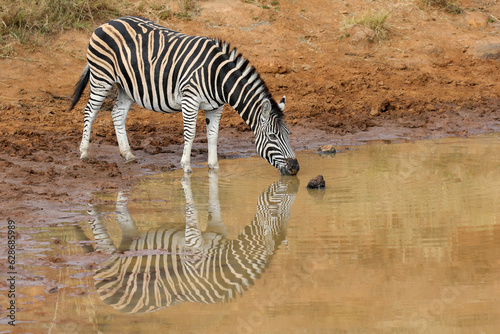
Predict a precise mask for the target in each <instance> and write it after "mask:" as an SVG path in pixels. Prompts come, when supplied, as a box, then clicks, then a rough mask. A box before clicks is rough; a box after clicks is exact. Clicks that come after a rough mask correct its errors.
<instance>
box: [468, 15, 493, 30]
mask: <svg viewBox="0 0 500 334" xmlns="http://www.w3.org/2000/svg"><path fill="white" fill-rule="evenodd" d="M489 18H490V17H489V15H488V14H485V13H480V12H471V13H466V14H465V15H464V21H465V23H466V24H467V25H468V26H469V28H472V29H477V30H481V29H484V28H486V27H487V26H488V19H489Z"/></svg>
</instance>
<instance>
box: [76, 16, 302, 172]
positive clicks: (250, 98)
mask: <svg viewBox="0 0 500 334" xmlns="http://www.w3.org/2000/svg"><path fill="white" fill-rule="evenodd" d="M89 81H90V98H89V101H88V103H87V105H86V107H85V112H84V114H85V115H84V127H83V135H82V141H81V144H80V153H81V156H80V158H81V159H86V158H88V150H89V142H90V133H91V127H92V124H93V122H94V120H95V118H96V116H97V112H98V111H99V109H100V107H101V105H102V103H103V101H104V100H105V98H106V96H107V95H108V92H109V90H110V89H111V88H112V86H113V85H114V84H116V86H117V87H118V97H117V99H116V103H115V106H114V108H113V110H112V112H111V115H112V118H113V124H114V128H115V132H116V136H117V140H118V146H119V149H120V154H121V155H122V156H123V157H124V158H125V159H126V161H127V162H130V161H135V160H136V157H135V156H134V154H133V153H132V151H131V149H130V145H129V142H128V139H127V134H126V130H125V121H126V118H127V114H128V111H129V109H130V107H131V106H132V104H133V103H134V102H135V103H137V104H138V105H139V106H141V107H143V108H146V109H148V110H152V111H157V112H162V113H177V112H182V117H183V123H184V150H183V154H182V158H181V166H182V168H183V169H184V171H185V172H186V173H190V172H192V168H191V163H190V159H191V157H190V156H191V148H192V144H193V141H194V137H195V131H196V119H197V116H198V112H199V110H204V112H205V121H206V124H207V142H208V167H209V168H210V169H218V168H219V164H218V160H217V140H218V132H219V122H220V118H221V114H222V109H223V107H224V105H225V104H229V105H231V106H232V107H233V108H234V109H235V110H236V111H237V112H238V113H239V115H240V116H241V118H242V119H243V120H244V121H245V122H246V123H247V124H248V125H249V126H250V128H251V129H252V131H253V133H254V135H255V145H256V149H257V152H258V154H259V155H260V156H261V157H262V158H264V159H265V160H267V161H268V162H269V163H270V164H271V165H272V166H274V167H275V168H277V169H278V170H279V171H280V173H281V174H282V175H295V174H297V172H298V171H299V169H300V167H299V163H298V161H297V158H296V156H295V154H294V152H293V150H292V148H291V146H290V141H289V131H288V129H287V127H286V125H285V123H284V121H283V110H284V108H285V101H286V100H285V97H283V99H282V100H281V101H280V102H279V103H276V101H275V100H274V99H273V97H272V96H271V94H270V92H269V90H268V88H267V87H266V85H265V83H264V81H263V80H262V79H261V77H260V76H259V74H258V73H257V71H256V70H255V68H254V67H252V66H251V65H250V64H249V61H248V60H246V59H245V58H244V57H243V56H242V55H241V54H240V53H238V51H237V50H236V49H235V48H231V46H230V44H228V43H226V42H224V41H221V40H219V39H212V38H208V37H201V36H188V35H185V34H182V33H179V32H176V31H173V30H170V29H168V28H165V27H163V26H160V25H158V24H156V23H154V22H152V21H150V20H147V19H144V18H140V17H133V16H129V17H123V18H119V19H114V20H111V21H109V22H107V23H105V24H103V25H102V26H100V27H99V28H97V29H96V30H95V31H94V33H93V34H92V36H91V38H90V42H89V46H88V50H87V65H86V66H85V68H84V70H83V72H82V74H81V77H80V80H79V81H78V83H77V84H76V86H75V91H74V94H73V101H72V103H71V106H70V108H69V110H72V109H73V108H74V107H75V105H76V103H78V101H79V100H80V97H81V95H82V93H83V91H84V90H85V87H86V86H87V84H88V82H89Z"/></svg>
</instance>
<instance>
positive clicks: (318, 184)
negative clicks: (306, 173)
mask: <svg viewBox="0 0 500 334" xmlns="http://www.w3.org/2000/svg"><path fill="white" fill-rule="evenodd" d="M323 188H325V179H323V175H317V176H315V177H313V178H312V179H311V181H309V183H308V184H307V189H323Z"/></svg>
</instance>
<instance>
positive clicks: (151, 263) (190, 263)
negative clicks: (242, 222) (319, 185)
mask: <svg viewBox="0 0 500 334" xmlns="http://www.w3.org/2000/svg"><path fill="white" fill-rule="evenodd" d="M287 191H289V190H288V189H287V185H286V184H284V183H281V182H276V183H274V184H272V185H271V186H270V187H269V188H268V189H267V190H266V191H265V192H264V193H263V194H261V195H260V197H259V200H258V206H257V214H256V215H255V217H254V219H253V221H252V223H251V224H249V225H247V226H246V227H245V228H244V230H243V231H242V233H241V234H240V235H239V236H238V238H237V239H234V240H228V239H226V238H225V237H223V236H222V235H221V234H217V233H213V232H203V233H199V234H197V235H196V234H193V237H194V238H200V239H201V240H194V241H193V240H189V239H188V237H187V236H186V232H185V231H186V230H187V228H186V229H185V228H181V227H177V228H175V227H174V228H160V229H154V230H149V231H147V232H144V233H142V234H141V235H140V236H139V237H138V238H133V240H132V241H131V242H130V244H128V245H126V249H125V248H123V245H124V244H123V241H122V246H121V247H120V250H121V253H123V252H124V254H117V253H116V252H115V253H114V255H113V256H112V258H110V259H109V260H107V261H105V262H104V263H103V268H102V269H100V270H98V271H97V273H96V275H95V276H94V278H95V281H96V288H97V291H98V293H99V296H100V298H101V299H102V300H103V301H104V302H105V303H106V304H109V305H111V306H113V307H114V308H116V309H119V310H121V311H122V312H127V313H135V312H149V311H155V310H158V309H160V308H163V307H167V306H172V305H175V304H177V303H180V302H185V301H189V302H199V303H215V302H219V301H227V300H229V299H231V298H234V297H236V295H237V293H242V292H243V290H245V289H246V288H247V287H248V286H250V285H252V284H253V282H254V280H255V279H258V278H259V277H260V275H261V274H262V273H263V271H264V270H265V268H266V267H267V265H268V264H269V262H270V260H271V257H272V255H273V253H274V251H275V250H276V248H277V246H278V245H279V244H281V243H282V241H283V240H284V238H285V235H284V234H285V232H284V227H285V225H286V224H287V222H288V219H289V215H290V207H291V204H292V202H293V200H294V197H295V196H294V194H291V193H287ZM118 211H120V210H118ZM128 224H129V225H130V224H131V222H129V223H128ZM132 224H133V222H132ZM92 228H93V230H94V231H102V230H103V225H102V223H101V222H100V220H99V219H96V220H95V221H94V222H93V223H92ZM103 235H106V234H105V233H100V234H99V241H98V243H103V242H104V241H105V239H106V238H105V237H103ZM107 239H108V240H107V241H106V242H107V244H109V236H108V238H107ZM96 240H97V239H96ZM188 244H197V245H201V246H198V247H188V246H187V245H188ZM144 253H146V254H147V255H142V254H144ZM137 254H141V255H137Z"/></svg>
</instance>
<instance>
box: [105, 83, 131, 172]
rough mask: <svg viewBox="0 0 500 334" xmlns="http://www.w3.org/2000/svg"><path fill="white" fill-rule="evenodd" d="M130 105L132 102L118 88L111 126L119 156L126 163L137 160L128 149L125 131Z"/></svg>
mask: <svg viewBox="0 0 500 334" xmlns="http://www.w3.org/2000/svg"><path fill="white" fill-rule="evenodd" d="M132 103H134V101H132V99H131V98H130V97H129V96H128V95H127V93H125V91H124V90H123V89H121V88H118V97H117V98H116V102H115V106H114V107H113V111H112V112H111V116H112V117H113V124H114V126H115V132H116V138H117V140H118V146H119V148H120V154H121V156H122V157H124V158H125V160H126V162H127V163H128V162H133V161H136V160H137V158H136V157H135V156H134V155H133V154H132V150H131V149H130V145H129V143H128V138H127V131H126V129H125V121H126V120H127V115H128V111H129V110H130V107H131V106H132Z"/></svg>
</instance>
